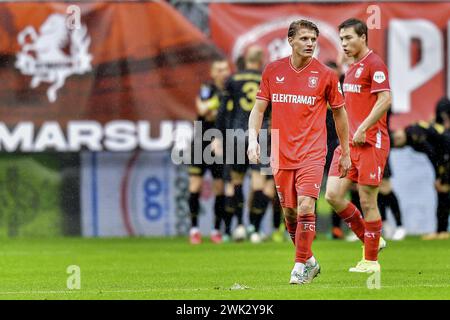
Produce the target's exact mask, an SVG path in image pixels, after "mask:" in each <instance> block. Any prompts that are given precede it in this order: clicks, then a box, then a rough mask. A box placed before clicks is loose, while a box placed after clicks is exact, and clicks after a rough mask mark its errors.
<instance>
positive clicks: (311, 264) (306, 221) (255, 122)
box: [247, 20, 350, 284]
mask: <svg viewBox="0 0 450 320" xmlns="http://www.w3.org/2000/svg"><path fill="white" fill-rule="evenodd" d="M318 36H319V29H318V28H317V26H316V25H315V24H314V23H312V22H310V21H307V20H297V21H294V22H292V23H291V25H290V26H289V30H288V41H289V44H290V46H291V47H292V54H291V55H290V56H289V57H286V58H282V59H280V60H277V61H274V62H272V63H270V64H268V65H267V66H266V68H265V70H264V72H263V75H262V80H261V84H260V90H259V92H258V94H257V96H256V102H255V106H254V107H253V109H252V111H251V113H250V117H249V146H248V150H247V153H248V156H249V159H250V161H253V162H257V161H259V160H260V147H259V144H258V140H257V138H258V133H259V131H260V128H261V123H262V119H263V116H264V111H265V110H266V108H267V107H268V106H269V104H271V108H272V140H271V150H272V154H271V166H272V171H273V175H274V178H275V184H276V188H277V192H278V196H279V199H280V202H281V206H282V207H283V212H284V215H285V219H286V227H287V230H288V232H289V234H290V236H291V238H292V241H293V242H294V245H295V248H296V254H295V265H294V268H293V270H292V272H291V278H290V283H291V284H304V283H309V282H311V281H312V280H313V279H314V277H315V276H316V275H317V274H318V273H319V272H320V266H319V264H318V263H317V261H316V259H315V257H314V255H313V253H312V250H311V246H312V242H313V239H314V236H315V220H316V219H315V213H314V211H315V202H316V199H317V198H318V196H319V192H320V184H321V182H322V176H323V170H324V165H325V157H326V152H327V150H326V149H327V137H326V134H327V133H326V130H327V129H326V124H325V119H326V113H327V106H328V105H330V106H331V108H332V110H333V116H334V121H335V124H336V131H337V134H338V137H339V141H340V144H341V145H342V150H343V152H342V154H341V156H340V158H339V163H338V166H339V170H340V172H341V173H340V176H341V177H344V176H345V175H346V174H347V170H348V169H349V168H350V153H349V152H350V151H349V140H348V122H347V113H346V111H345V108H344V99H343V97H342V93H341V90H340V84H339V79H338V77H337V75H336V73H335V72H334V71H332V70H331V69H330V68H328V67H326V66H325V65H324V64H322V63H321V62H319V61H318V60H317V59H315V58H314V57H313V54H314V49H315V48H316V43H317V38H318ZM277 136H278V139H277V138H276V137H277Z"/></svg>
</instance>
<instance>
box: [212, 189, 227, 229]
mask: <svg viewBox="0 0 450 320" xmlns="http://www.w3.org/2000/svg"><path fill="white" fill-rule="evenodd" d="M224 216H225V196H224V195H222V194H221V195H218V196H216V202H215V203H214V229H216V230H220V223H221V222H222V218H223V217H224Z"/></svg>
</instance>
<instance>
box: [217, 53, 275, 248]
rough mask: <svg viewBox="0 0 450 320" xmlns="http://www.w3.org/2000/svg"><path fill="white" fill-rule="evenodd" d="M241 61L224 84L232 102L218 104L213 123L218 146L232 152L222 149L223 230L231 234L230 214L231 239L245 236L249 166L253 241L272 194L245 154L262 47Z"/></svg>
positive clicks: (224, 99) (256, 240)
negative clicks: (226, 169) (226, 172)
mask: <svg viewBox="0 0 450 320" xmlns="http://www.w3.org/2000/svg"><path fill="white" fill-rule="evenodd" d="M244 62H245V68H244V69H243V70H240V71H238V72H236V73H235V74H233V75H232V76H231V77H230V78H229V79H228V81H227V83H226V86H225V91H226V95H225V96H224V98H223V101H225V102H227V101H229V100H231V101H233V109H232V110H229V109H227V108H226V103H222V105H221V108H220V110H219V115H218V117H217V121H216V124H217V128H219V129H221V131H222V132H223V135H224V137H227V138H226V144H225V145H223V146H222V148H226V147H227V146H228V148H230V149H232V150H233V152H228V151H227V152H226V153H227V163H229V162H232V163H231V165H230V167H231V168H230V176H231V185H232V187H231V188H230V189H228V188H227V190H226V192H225V197H226V200H225V203H226V205H225V207H226V208H225V211H226V219H225V233H226V234H227V235H231V223H232V217H233V216H236V218H237V227H236V229H235V230H234V232H233V238H234V239H235V240H244V239H245V237H246V234H247V232H246V228H245V226H244V223H243V210H244V196H243V191H242V184H243V180H244V177H245V174H246V172H247V170H248V169H249V168H251V169H252V172H251V190H252V191H251V192H252V196H251V198H252V201H251V206H250V222H251V225H252V226H253V227H252V228H251V229H252V230H251V231H252V232H251V233H252V234H251V236H250V240H251V241H252V242H255V243H257V242H260V241H261V237H260V234H259V228H260V224H261V220H262V218H263V214H264V212H265V210H266V208H267V205H268V203H269V201H270V200H271V199H272V197H273V192H272V194H270V193H268V192H266V190H268V189H269V187H267V188H266V186H267V183H270V179H267V176H265V175H262V174H261V172H260V168H261V167H260V166H261V165H256V164H250V163H249V161H248V158H247V154H246V151H247V144H248V135H247V134H246V132H247V129H248V118H249V115H250V111H251V110H252V108H253V105H254V102H255V99H256V94H257V92H258V90H259V82H260V81H261V69H262V66H263V50H262V49H261V48H260V47H257V46H251V47H249V48H248V49H247V51H246V53H245V55H244ZM268 115H269V112H267V116H266V118H265V120H264V124H263V128H265V129H268ZM226 129H234V130H235V131H234V133H235V134H234V136H233V137H229V136H227V134H226ZM233 154H234V156H233ZM272 185H273V181H272ZM272 189H273V188H272ZM228 191H229V192H228Z"/></svg>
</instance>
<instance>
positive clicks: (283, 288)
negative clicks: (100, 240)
mask: <svg viewBox="0 0 450 320" xmlns="http://www.w3.org/2000/svg"><path fill="white" fill-rule="evenodd" d="M294 287H296V286H289V285H286V287H282V288H276V289H277V290H292V289H293V288H294ZM307 288H308V289H366V288H367V287H365V286H351V287H343V286H313V285H309V286H307ZM383 288H399V289H400V288H450V285H432V284H428V285H406V286H405V285H402V286H383V285H381V289H383ZM208 290H213V291H218V292H223V291H238V292H239V291H253V292H255V291H265V290H271V291H272V290H274V288H273V287H272V288H267V289H265V288H258V289H255V288H250V289H247V290H231V289H228V288H220V289H211V288H198V289H190V288H170V289H160V288H158V289H157V288H149V289H142V290H83V289H80V290H64V291H62V290H61V291H57V290H48V291H46V290H40V291H3V292H2V291H0V295H17V294H76V293H83V294H86V293H96V294H103V293H145V292H155V291H158V292H167V291H190V292H195V291H208ZM371 291H372V290H371Z"/></svg>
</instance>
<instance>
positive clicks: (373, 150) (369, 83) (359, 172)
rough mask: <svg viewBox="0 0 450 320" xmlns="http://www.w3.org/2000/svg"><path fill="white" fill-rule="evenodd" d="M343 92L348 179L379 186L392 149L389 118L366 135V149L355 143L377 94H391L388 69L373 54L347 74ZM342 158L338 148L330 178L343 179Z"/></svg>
mask: <svg viewBox="0 0 450 320" xmlns="http://www.w3.org/2000/svg"><path fill="white" fill-rule="evenodd" d="M342 89H343V91H344V96H345V107H346V110H347V114H348V122H349V129H350V158H351V161H352V167H351V168H350V170H349V172H348V174H347V178H349V179H351V180H352V181H354V182H357V183H358V184H361V185H371V186H378V185H379V184H380V183H381V180H382V179H383V173H384V167H385V165H386V161H387V157H388V154H389V148H390V142H389V133H388V127H387V123H386V114H385V115H383V116H382V117H381V119H379V120H378V121H377V123H375V124H374V125H373V126H372V127H371V128H369V129H368V130H367V131H366V143H365V144H364V145H362V146H357V147H355V146H353V145H352V144H351V141H352V139H353V135H354V134H355V132H356V130H357V129H358V127H359V125H360V124H361V123H362V122H363V121H364V120H365V119H366V118H367V117H368V116H369V114H370V112H371V111H372V109H373V107H374V105H375V103H376V101H377V93H378V92H380V91H389V90H390V87H389V79H388V71H387V67H386V65H385V64H384V62H383V61H382V60H381V58H380V57H379V56H378V55H376V54H375V53H373V52H372V51H369V52H368V53H367V54H366V56H364V57H363V58H362V59H361V60H360V61H358V62H356V63H354V64H352V65H351V66H350V68H349V69H348V70H347V72H346V74H345V79H344V84H343V88H342ZM340 154H341V148H340V147H337V148H336V150H335V152H334V155H333V160H332V163H331V167H330V173H329V176H339V171H338V164H339V156H340Z"/></svg>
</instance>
